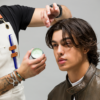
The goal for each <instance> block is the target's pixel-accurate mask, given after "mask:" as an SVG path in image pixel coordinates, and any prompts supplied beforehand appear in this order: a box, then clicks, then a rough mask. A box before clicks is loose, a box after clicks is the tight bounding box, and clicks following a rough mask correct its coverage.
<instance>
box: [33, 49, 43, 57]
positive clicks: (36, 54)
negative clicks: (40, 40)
mask: <svg viewBox="0 0 100 100" xmlns="http://www.w3.org/2000/svg"><path fill="white" fill-rule="evenodd" d="M42 54H43V51H42V50H41V49H39V48H35V49H33V50H32V52H31V57H32V58H33V59H36V58H39V57H40V56H41V55H42Z"/></svg>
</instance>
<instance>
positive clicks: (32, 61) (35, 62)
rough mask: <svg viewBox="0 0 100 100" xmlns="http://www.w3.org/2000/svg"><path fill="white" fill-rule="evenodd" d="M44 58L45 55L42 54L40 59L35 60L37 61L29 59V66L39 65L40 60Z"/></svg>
mask: <svg viewBox="0 0 100 100" xmlns="http://www.w3.org/2000/svg"><path fill="white" fill-rule="evenodd" d="M45 58H46V57H45V55H44V54H43V55H42V56H41V57H39V58H37V59H30V60H29V63H30V65H32V64H38V63H40V62H41V61H42V60H44V59H45Z"/></svg>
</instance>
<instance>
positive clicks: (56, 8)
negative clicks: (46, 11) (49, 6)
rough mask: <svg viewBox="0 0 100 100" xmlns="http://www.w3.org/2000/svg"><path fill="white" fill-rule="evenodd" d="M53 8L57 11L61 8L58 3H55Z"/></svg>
mask: <svg viewBox="0 0 100 100" xmlns="http://www.w3.org/2000/svg"><path fill="white" fill-rule="evenodd" d="M53 9H54V10H55V11H58V10H59V8H58V6H57V4H56V3H53Z"/></svg>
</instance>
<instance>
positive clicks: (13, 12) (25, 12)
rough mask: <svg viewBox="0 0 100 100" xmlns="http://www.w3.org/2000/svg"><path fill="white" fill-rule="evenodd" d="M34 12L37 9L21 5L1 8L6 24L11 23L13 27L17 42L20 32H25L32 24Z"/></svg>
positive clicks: (0, 11) (0, 12)
mask: <svg viewBox="0 0 100 100" xmlns="http://www.w3.org/2000/svg"><path fill="white" fill-rule="evenodd" d="M34 10H35V8H32V7H27V6H20V5H12V6H6V5H3V6H1V7H0V14H1V15H2V16H3V18H4V20H5V21H6V22H10V24H11V25H12V27H13V30H14V32H15V34H16V37H17V40H18V33H19V31H20V30H21V29H22V30H25V29H26V27H27V26H28V24H29V23H30V21H31V18H32V15H33V13H34ZM0 23H1V21H0Z"/></svg>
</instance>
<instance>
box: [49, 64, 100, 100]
mask: <svg viewBox="0 0 100 100" xmlns="http://www.w3.org/2000/svg"><path fill="white" fill-rule="evenodd" d="M73 97H75V100H100V70H99V69H97V68H96V67H95V66H94V65H93V64H91V65H90V67H89V69H88V71H87V72H86V74H85V76H84V78H83V80H82V82H81V83H79V84H78V85H76V86H73V87H72V86H71V84H70V82H69V81H68V76H67V77H66V81H64V82H62V83H60V84H59V85H57V86H56V87H55V88H54V89H53V90H52V91H51V92H50V93H49V96H48V100H73Z"/></svg>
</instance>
